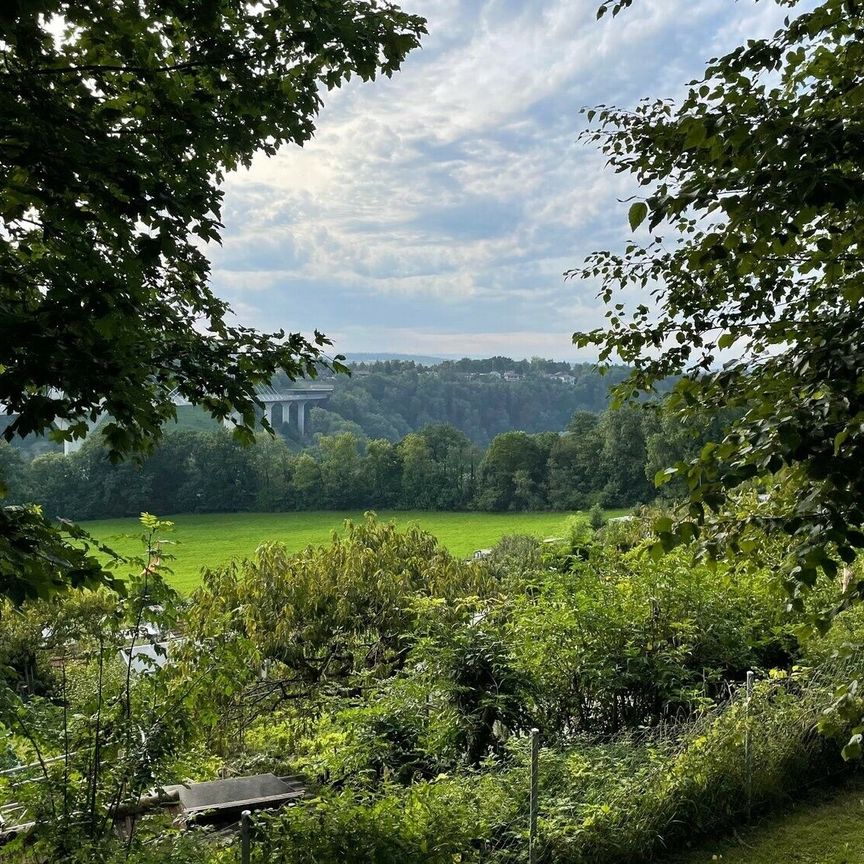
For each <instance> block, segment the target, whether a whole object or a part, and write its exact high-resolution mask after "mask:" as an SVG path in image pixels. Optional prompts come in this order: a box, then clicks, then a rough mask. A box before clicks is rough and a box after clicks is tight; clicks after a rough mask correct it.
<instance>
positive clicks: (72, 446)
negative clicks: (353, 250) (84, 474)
mask: <svg viewBox="0 0 864 864" xmlns="http://www.w3.org/2000/svg"><path fill="white" fill-rule="evenodd" d="M332 392H333V388H332V387H327V386H324V385H319V386H317V387H303V388H297V389H296V390H294V389H286V390H276V389H275V388H273V387H269V386H267V387H259V388H258V390H257V392H256V395H257V397H258V399H259V401H260V402H261V403H262V404H263V405H264V416H265V417H266V418H267V420H268V421H269V422H270V425H271V426H273V427H276V426H277V425H279V424H280V423H289V424H290V423H291V415H292V414H293V415H294V417H295V418H296V425H297V431H298V432H299V433H300V436H301V437H302V436H304V435H305V434H306V406H307V405H310V404H312V405H314V404H316V403H320V402H323V401H324V400H325V399H329V398H330V394H331V393H332ZM172 401H173V402H174V404H175V405H177V406H182V405H191V404H192V403H191V402H189V401H188V400H187V399H184V398H183V397H182V396H180V395H174V396H172ZM292 406H293V410H292ZM5 408H6V406H5V405H2V404H0V414H4V413H6V411H5ZM99 419H100V420H101V417H100V418H99ZM239 419H240V415H239V414H236V413H235V414H232V415H231V416H230V417H227V418H226V419H225V420H224V425H225V426H226V427H227V428H229V429H230V428H232V427H233V425H234V421H235V420H239ZM98 423H99V420H97V421H96V422H95V423H90V422H89V421H88V426H89V427H90V428H91V429H93V428H94V427H95V426H97V425H98ZM54 425H55V426H56V427H57V428H58V429H65V428H66V427H67V426H68V425H69V424H68V422H67V421H66V420H61V419H59V418H58V419H57V420H55V421H54ZM83 444H84V439H83V438H76V439H75V440H74V441H64V442H63V455H64V456H68V455H69V454H70V453H76V452H77V451H78V450H80V449H81V447H82V445H83Z"/></svg>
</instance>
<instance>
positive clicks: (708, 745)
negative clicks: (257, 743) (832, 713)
mask: <svg viewBox="0 0 864 864" xmlns="http://www.w3.org/2000/svg"><path fill="white" fill-rule="evenodd" d="M856 671H858V670H857V668H855V669H853V668H852V664H851V663H849V662H845V661H839V660H838V661H836V662H835V663H834V664H833V665H831V664H829V666H828V667H826V668H825V669H822V670H821V671H820V672H819V673H815V672H811V673H809V674H807V675H801V676H795V675H790V676H778V677H769V678H765V679H762V680H757V679H756V676H755V675H754V674H753V673H749V674H748V675H747V679H746V683H745V684H743V685H742V686H740V687H738V688H737V689H735V690H730V693H729V695H728V697H727V698H726V699H725V700H723V702H722V703H719V704H717V705H715V706H714V707H712V708H710V709H708V710H705V711H702V712H701V713H700V714H698V715H697V716H695V717H691V718H688V719H686V720H670V721H668V722H666V723H661V724H659V725H657V726H654V727H652V728H650V729H645V730H641V731H639V732H636V733H629V734H626V735H621V736H618V737H616V739H615V740H613V741H610V742H606V743H602V744H597V743H593V744H586V743H585V742H584V741H582V740H579V739H574V740H572V741H569V742H567V741H564V742H562V741H560V740H559V741H556V742H555V744H554V746H550V747H546V746H542V743H543V742H542V741H541V736H540V734H539V732H538V731H537V730H532V732H531V734H530V735H529V736H527V738H526V739H523V740H521V741H520V742H518V743H517V744H516V745H514V752H515V753H516V758H515V759H514V761H513V764H512V765H511V766H510V767H509V768H508V769H506V770H502V771H500V772H498V773H497V774H496V775H495V778H496V783H497V784H499V787H500V789H499V792H500V795H501V801H504V802H507V803H506V804H505V805H503V806H501V807H500V812H499V814H498V817H497V818H496V819H495V820H493V824H490V825H489V826H487V827H488V830H485V831H484V832H483V836H476V837H474V838H473V839H472V842H471V844H470V847H469V848H466V849H465V850H464V853H458V854H459V857H458V858H452V857H451V858H450V859H449V860H462V861H490V862H502V864H503V862H506V864H516V862H526V864H542V862H546V861H551V860H561V861H567V860H582V859H581V858H580V857H579V856H580V855H581V854H584V853H586V852H588V850H589V849H590V850H591V856H592V860H596V861H614V860H615V859H616V858H617V857H621V856H622V855H625V856H626V855H628V854H630V855H632V854H634V853H637V854H638V853H640V852H647V851H649V850H650V849H652V848H657V846H658V844H659V845H661V846H662V845H663V844H664V843H665V842H670V843H672V842H674V841H675V840H676V839H681V838H682V837H684V836H686V837H688V838H689V837H691V836H693V835H695V834H697V833H700V832H706V831H710V830H713V829H715V828H719V827H721V826H722V825H723V824H724V823H727V824H728V823H730V822H732V823H734V824H740V823H741V822H743V821H749V820H750V818H751V816H752V814H753V813H754V812H756V811H757V809H759V808H762V807H763V806H765V805H767V804H769V803H770V802H771V801H772V800H775V799H777V798H778V797H780V796H784V795H788V794H789V793H790V792H791V791H794V789H795V788H796V787H798V788H800V787H801V786H802V785H804V784H805V783H807V782H808V781H810V780H813V779H818V777H820V776H824V774H825V767H826V764H827V763H825V760H823V759H822V756H823V755H824V753H825V752H826V750H827V747H828V746H833V747H834V752H835V753H836V750H837V748H836V746H835V745H826V742H825V740H824V739H823V738H821V736H819V735H818V733H817V732H816V723H817V721H818V719H819V717H820V715H821V714H822V712H823V710H824V708H825V707H826V704H828V703H829V701H830V699H831V698H832V697H833V692H834V687H835V685H836V683H837V682H839V681H841V680H843V679H844V676H848V675H852V674H854V673H855V672H856ZM846 680H848V677H847V678H846ZM586 753H587V754H588V755H587V756H586V755H585V754H586ZM604 754H605V755H604ZM601 756H602V757H603V758H607V757H608V760H611V764H612V769H611V770H610V768H609V765H608V764H603V763H602V759H601ZM592 758H596V760H597V764H596V766H595V767H594V768H592V764H591V759H592ZM828 761H829V762H830V760H828ZM577 763H578V765H581V766H582V767H581V768H579V767H576V768H574V765H576V764H577ZM583 763H584V764H583ZM823 763H824V764H823ZM586 766H587V767H586ZM466 783H469V784H470V783H471V781H470V780H467V781H466ZM298 806H301V807H313V808H314V807H316V806H318V804H316V803H315V802H308V803H305V804H301V805H298ZM480 822H482V818H481V817H480V816H479V815H478V823H480ZM345 830H346V831H351V830H353V829H352V827H351V826H350V825H346V826H345ZM356 830H357V831H362V828H361V827H357V828H356ZM279 831H280V828H279V821H278V816H272V815H265V814H257V813H249V812H246V813H244V814H243V817H242V819H241V825H240V831H239V835H238V838H237V841H236V856H237V857H236V860H237V861H238V862H240V864H297V862H299V861H303V862H305V861H314V860H318V859H317V858H316V852H315V850H314V849H307V850H303V851H302V852H301V854H300V856H299V857H298V856H297V855H296V854H295V853H296V852H297V851H298V850H295V853H292V851H291V843H290V842H288V843H283V842H279V840H278V838H276V837H275V836H274V832H275V833H277V834H278V832H279ZM478 834H479V832H478ZM283 839H284V838H283ZM309 840H310V842H312V843H313V844H314V841H315V838H314V836H313V837H311V838H309ZM427 851H428V850H427ZM416 852H417V854H416V856H412V855H411V854H410V853H408V852H406V855H405V857H404V860H405V861H406V862H412V861H414V860H417V861H425V860H430V861H431V860H435V861H437V860H445V857H446V856H442V857H440V858H434V857H433V856H432V854H431V853H430V854H429V855H428V858H425V857H424V856H423V850H422V849H421V848H419V846H418V849H417V850H416ZM321 860H327V861H330V860H332V859H331V858H326V857H325V858H322V859H321ZM345 860H351V861H355V860H360V859H359V858H355V857H351V856H350V855H349V856H348V857H346V859H345ZM369 860H372V859H369ZM388 860H389V859H388Z"/></svg>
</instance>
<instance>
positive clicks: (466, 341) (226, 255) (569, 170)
mask: <svg viewBox="0 0 864 864" xmlns="http://www.w3.org/2000/svg"><path fill="white" fill-rule="evenodd" d="M596 5H597V0H534V2H531V3H524V2H517V0H473V2H471V0H463V2H457V0H417V2H414V3H411V2H410V0H405V3H404V6H405V7H406V8H408V9H409V10H410V11H413V12H418V13H420V14H423V15H425V16H426V17H427V18H428V21H429V36H428V38H427V39H426V40H425V41H424V46H423V48H422V50H420V51H417V52H415V53H414V54H413V55H411V56H410V57H409V58H408V60H407V62H406V63H405V65H404V68H403V69H402V70H401V71H400V72H399V73H397V74H396V75H395V76H394V77H393V79H392V80H387V79H384V80H382V81H378V82H375V83H374V84H362V83H354V82H352V83H351V84H350V85H349V86H347V87H346V88H344V89H343V90H341V91H337V92H334V93H330V94H325V98H324V101H325V108H324V110H323V111H322V114H321V116H320V118H319V124H318V133H317V135H316V137H315V139H314V140H313V141H312V142H310V143H309V144H308V145H307V146H306V147H304V148H302V149H300V148H289V149H284V150H283V151H281V152H280V153H279V154H277V155H276V156H275V157H273V158H269V159H268V158H266V157H263V156H262V157H260V158H256V159H255V160H254V162H253V165H252V167H251V169H249V170H244V171H242V172H239V173H237V174H235V175H232V176H231V177H230V178H229V179H228V181H227V183H226V198H225V213H224V221H225V225H226V229H225V237H224V245H223V247H221V248H216V249H215V250H214V251H213V253H212V257H213V273H214V285H215V287H216V289H217V291H218V292H219V293H220V294H221V295H222V296H225V297H226V299H228V300H229V301H230V302H231V303H232V305H233V307H234V309H235V312H236V313H237V315H238V317H239V318H240V319H241V320H243V321H244V322H245V323H250V324H253V325H256V326H259V327H262V328H265V329H276V328H277V327H284V328H286V329H300V330H304V331H307V332H308V331H310V330H311V329H312V328H314V327H318V328H319V329H322V330H324V331H325V332H327V333H328V334H329V335H331V336H333V337H335V338H336V339H337V340H338V345H337V348H338V349H340V350H343V351H358V350H376V351H410V350H414V349H415V348H416V349H417V350H418V351H422V353H429V352H430V351H433V345H434V344H437V343H440V344H441V345H446V346H447V347H446V350H445V348H443V347H442V348H440V349H437V350H439V351H441V352H443V353H448V354H454V353H456V354H458V353H469V354H477V353H483V351H485V350H488V351H490V352H492V353H511V354H517V355H520V356H522V355H524V356H530V355H531V354H548V355H554V356H571V354H572V351H573V349H572V347H571V346H570V345H569V336H570V332H572V331H573V330H575V329H586V328H589V327H592V326H595V325H597V324H598V323H600V321H601V320H602V309H600V307H599V305H598V304H597V303H596V302H595V301H594V299H593V297H594V294H595V293H596V286H592V285H590V284H588V283H582V282H565V281H564V280H563V278H562V272H563V271H564V270H565V269H567V268H569V267H572V266H575V265H578V263H579V262H580V261H581V260H582V259H583V258H584V256H585V255H586V254H587V253H588V252H590V251H591V250H593V249H596V248H610V247H615V246H620V245H621V244H622V242H623V241H624V240H625V239H626V237H627V236H628V228H627V222H626V205H625V204H622V203H620V201H621V199H624V198H626V197H628V196H629V195H631V194H633V192H634V191H635V190H634V188H633V186H632V181H631V180H630V179H629V178H627V177H623V176H621V175H614V174H612V173H611V172H610V171H608V170H606V169H605V168H604V165H603V160H602V158H601V157H600V156H599V154H597V153H596V152H594V151H593V150H591V149H590V148H589V147H587V146H585V145H583V144H580V143H578V142H577V140H576V139H577V137H578V134H579V132H580V130H581V129H582V128H583V124H584V119H583V117H582V115H581V114H580V113H579V109H580V108H581V107H582V106H584V105H592V104H597V103H601V102H605V103H611V104H621V105H628V104H632V103H633V102H635V101H636V100H637V99H638V98H640V97H642V96H646V95H651V96H670V95H671V96H676V95H680V93H681V92H682V91H683V86H684V84H685V83H686V82H687V81H688V80H690V79H691V78H693V77H697V76H698V75H699V73H700V71H701V70H702V68H703V67H704V62H705V60H706V59H707V58H708V56H710V55H714V54H717V53H719V52H720V51H723V50H725V49H728V48H730V47H732V46H733V45H735V44H737V43H738V42H739V41H740V40H741V38H742V37H743V36H744V35H759V34H764V33H770V32H772V31H773V29H774V28H775V27H776V26H777V24H778V23H779V20H780V17H781V12H780V10H778V9H777V8H776V7H775V6H773V5H772V4H759V5H758V6H757V5H753V6H752V7H751V6H747V5H744V4H735V3H730V2H728V0H699V2H693V0H639V2H637V3H635V4H634V6H633V7H632V9H631V10H629V11H628V12H627V13H626V14H623V15H622V16H619V17H618V18H617V19H615V20H614V21H613V20H611V18H607V19H603V21H601V22H597V21H596V20H595V8H596ZM460 345H461V346H464V347H459V346H460ZM508 345H509V346H510V347H509V349H506V350H505V348H506V346H508ZM477 346H481V350H479V351H478V350H477Z"/></svg>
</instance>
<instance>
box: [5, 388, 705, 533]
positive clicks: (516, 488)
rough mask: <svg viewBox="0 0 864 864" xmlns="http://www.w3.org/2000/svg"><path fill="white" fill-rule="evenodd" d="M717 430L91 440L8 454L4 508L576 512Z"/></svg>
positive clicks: (584, 416)
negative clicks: (303, 440)
mask: <svg viewBox="0 0 864 864" xmlns="http://www.w3.org/2000/svg"><path fill="white" fill-rule="evenodd" d="M716 427H717V423H716V421H715V422H714V423H713V424H701V425H698V426H696V425H694V426H693V427H692V428H687V427H684V426H681V424H680V423H675V424H672V423H670V421H669V420H668V419H667V418H666V417H665V416H664V415H663V413H662V411H660V410H658V406H656V405H634V406H629V407H625V408H623V409H621V410H618V411H606V412H603V413H602V414H599V415H598V414H593V413H590V412H585V411H579V412H576V413H575V414H574V415H573V416H572V418H571V419H570V422H569V424H568V425H567V428H566V429H565V431H564V432H562V433H558V432H542V433H533V434H532V433H529V432H524V431H509V432H504V433H502V434H500V435H496V436H495V437H494V438H493V440H492V442H491V443H490V445H489V446H488V448H486V449H485V450H484V449H482V448H480V447H478V446H477V445H475V444H474V443H473V442H472V441H471V440H470V439H469V438H468V436H467V435H465V433H464V432H462V431H461V430H459V429H456V428H455V427H454V426H451V425H447V424H431V425H427V426H425V427H424V428H422V429H421V430H419V431H418V432H410V433H409V434H407V435H405V436H404V437H403V438H402V439H401V440H399V441H398V442H392V441H389V440H387V439H385V438H373V439H371V440H369V439H365V438H362V437H360V436H358V435H356V434H355V433H353V432H339V433H337V434H334V435H320V434H319V435H317V436H316V438H315V443H314V445H313V446H311V447H308V448H306V449H305V450H302V451H300V452H295V451H294V450H292V447H291V444H290V442H286V441H285V440H283V439H282V438H280V437H269V436H266V435H262V436H260V437H259V439H258V441H257V442H256V444H255V446H251V447H250V446H244V444H242V443H240V442H238V441H237V440H236V438H235V437H234V436H232V435H231V434H230V433H229V432H228V431H227V430H224V429H216V430H213V431H180V432H175V433H173V434H170V435H166V436H165V438H164V439H163V440H162V442H161V443H160V445H159V446H158V447H157V448H156V449H155V450H154V451H153V452H152V453H151V454H150V455H148V456H147V457H146V458H144V459H143V460H141V461H139V462H124V463H120V464H114V463H112V462H111V460H110V459H109V453H108V451H107V449H106V448H105V447H104V446H102V445H101V443H100V441H99V439H98V438H94V439H93V440H91V441H88V443H87V444H86V445H85V446H84V447H83V448H82V449H81V450H80V451H79V452H77V453H74V454H72V455H70V456H65V457H64V456H62V455H60V454H58V453H45V454H41V455H39V456H37V457H36V458H34V459H32V460H30V461H27V460H26V459H25V458H24V457H23V455H22V454H21V453H20V451H18V450H16V449H14V448H12V447H10V446H9V445H6V444H0V475H2V476H4V477H5V479H6V484H7V486H8V489H9V497H10V503H16V502H17V503H30V502H34V503H38V504H40V505H41V506H42V508H43V510H44V512H45V513H46V514H47V515H50V516H59V517H64V518H69V519H75V520H86V519H100V518H111V517H121V516H132V515H137V514H139V513H141V512H142V511H145V510H146V511H156V512H160V513H181V512H237V511H257V512H261V511H271V512H274V511H275V512H278V511H292V510H329V509H332V510H342V509H362V508H376V509H391V508H393V509H409V510H468V509H476V510H487V511H514V510H519V511H524V510H578V509H585V508H589V507H591V506H592V505H594V504H600V505H601V506H603V507H631V506H634V505H636V504H639V503H647V502H648V501H650V500H652V499H653V498H654V497H655V496H656V494H657V490H656V488H655V486H654V482H653V478H654V475H655V473H656V472H657V471H658V470H661V469H662V468H664V467H665V466H666V465H668V464H670V460H672V461H674V460H676V459H681V458H684V457H686V456H689V455H691V454H692V453H694V452H698V449H699V447H700V446H701V444H702V443H703V442H704V441H705V440H707V439H708V438H709V437H711V435H712V433H713V432H715V431H716Z"/></svg>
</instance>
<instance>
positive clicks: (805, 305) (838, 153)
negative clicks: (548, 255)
mask: <svg viewBox="0 0 864 864" xmlns="http://www.w3.org/2000/svg"><path fill="white" fill-rule="evenodd" d="M629 5H630V0H626V2H621V3H615V4H613V3H608V4H604V8H605V7H608V8H609V9H611V10H612V11H613V12H618V11H620V10H621V9H622V8H623V7H626V6H629ZM782 5H785V6H790V7H796V6H797V5H798V3H797V2H796V0H788V2H786V0H784V2H783V3H782ZM601 14H602V11H601ZM862 35H864V9H862V7H861V5H860V4H858V3H857V2H850V0H826V2H822V3H819V4H818V5H817V6H816V7H815V8H810V9H807V10H806V11H800V12H799V13H798V14H797V15H793V16H790V17H788V18H787V19H786V21H785V23H784V25H783V26H782V27H781V29H780V30H778V31H777V32H776V33H775V34H774V35H773V36H771V37H769V38H765V39H756V40H748V41H747V43H746V44H744V45H742V46H741V47H739V48H736V49H735V50H734V51H732V52H730V53H729V54H727V55H726V56H723V57H720V58H719V59H714V60H711V61H710V62H709V64H708V66H707V68H706V71H705V74H704V76H703V77H702V78H701V79H700V80H697V81H694V82H691V84H690V86H689V90H688V92H687V95H686V97H685V98H684V100H683V101H682V102H681V103H680V104H675V103H673V102H671V101H668V100H656V101H647V100H646V101H643V102H641V103H640V104H639V105H638V106H637V107H636V108H635V109H633V110H621V109H618V108H610V107H601V108H597V109H594V110H591V111H588V112H587V113H588V118H589V121H590V123H591V125H590V128H589V130H588V132H587V133H586V137H587V139H588V140H590V141H593V142H596V143H597V144H599V146H600V148H601V149H602V151H603V152H604V153H605V154H606V156H607V157H608V160H609V164H610V165H611V166H612V167H613V169H614V170H615V171H617V172H627V173H630V174H631V175H632V176H633V177H634V178H635V180H636V181H637V182H638V183H639V184H640V186H642V187H644V193H643V194H642V195H640V196H639V197H638V198H637V199H636V200H634V201H633V203H632V204H631V206H630V210H629V221H630V225H631V227H632V229H633V231H634V236H633V239H632V240H631V241H630V242H628V243H627V245H626V248H625V249H624V251H623V252H618V253H616V252H609V251H603V252H597V253H596V254H594V255H592V256H590V257H589V259H588V260H587V261H586V263H585V265H584V266H583V267H581V268H580V269H578V270H575V271H573V273H572V274H571V275H578V276H581V277H584V278H588V279H592V280H596V281H598V282H599V285H600V297H601V298H602V299H603V301H604V302H605V303H606V304H607V306H608V311H607V323H606V325H605V326H604V327H601V328H598V329H596V330H594V331H591V332H583V333H576V334H575V335H574V341H575V342H576V344H578V345H580V346H582V347H585V346H596V347H597V348H599V350H600V356H601V359H602V360H604V361H608V360H610V359H611V358H615V359H618V360H620V361H622V362H624V363H626V364H628V365H632V367H633V372H632V374H631V375H630V377H629V378H628V379H627V381H626V382H625V383H624V384H622V385H621V386H620V387H619V388H618V395H619V398H629V397H632V396H634V395H635V394H636V393H637V392H640V391H651V390H652V389H653V388H654V386H655V384H656V383H657V382H658V381H659V380H662V379H664V378H666V377H667V376H670V375H678V374H683V375H684V377H683V378H682V380H681V381H680V382H679V383H678V384H677V386H676V388H675V390H674V393H673V395H672V398H671V404H672V406H673V408H674V409H675V410H676V411H677V412H678V413H679V415H680V416H682V418H683V419H685V420H686V419H687V418H688V417H691V416H693V415H695V414H699V413H701V414H703V415H704V414H706V413H707V415H708V416H711V415H715V414H716V413H717V412H718V411H719V410H720V409H726V408H729V409H731V411H732V413H735V414H739V415H740V419H738V420H737V421H736V422H735V423H734V424H733V426H732V429H731V431H730V432H729V434H728V435H727V436H726V437H725V438H723V439H722V440H718V441H716V442H714V443H712V444H709V445H707V446H706V447H704V448H703V449H702V451H701V453H700V454H699V455H698V457H696V458H695V459H692V460H691V461H689V462H686V461H685V462H681V463H679V464H678V465H677V466H676V467H675V468H674V469H670V470H669V471H667V472H665V473H664V474H663V475H662V476H661V477H660V478H658V479H660V480H663V479H666V478H669V477H674V476H679V477H682V478H683V479H684V480H685V481H686V485H687V489H688V499H689V501H688V506H687V508H686V509H685V510H684V511H683V512H682V513H681V514H680V518H678V519H676V520H664V522H663V523H662V524H661V525H659V526H658V527H659V528H660V531H661V541H662V545H663V546H665V547H666V548H669V547H671V546H673V545H675V544H676V543H678V542H681V541H684V540H688V539H692V538H693V537H697V536H698V537H700V538H701V540H702V541H703V542H704V544H705V549H706V551H707V552H708V553H709V554H712V555H716V554H722V553H724V552H732V553H735V552H745V553H746V552H748V551H749V550H751V549H752V548H753V545H754V543H755V542H756V541H755V539H754V538H755V537H756V536H757V534H758V533H759V532H760V531H761V530H762V529H765V528H768V529H779V530H780V531H782V532H784V533H785V534H787V535H788V536H789V537H790V538H791V540H792V544H791V548H792V549H793V553H792V559H791V560H790V561H789V562H788V564H789V566H788V573H789V576H790V583H789V584H790V588H791V589H792V590H793V592H797V591H799V590H800V589H801V587H802V586H805V585H809V584H812V583H813V582H814V581H815V580H816V578H817V574H818V572H819V570H820V569H821V570H824V571H825V572H827V573H828V574H833V573H835V572H836V571H837V569H838V560H837V559H838V558H839V559H840V560H841V561H851V560H852V559H853V558H854V557H855V555H856V550H857V549H858V548H860V547H862V546H864V534H862V532H861V529H860V526H861V525H862V523H864V505H862V501H864V471H862V466H864V348H862V345H861V339H860V333H861V321H862V312H864V308H862V299H864V281H862V274H864V253H862V241H864V185H862V183H864V181H862V176H864V171H862V169H864V125H862V124H864V121H862V112H861V107H862V104H864V39H862ZM643 223H646V224H647V228H648V231H647V232H645V230H644V229H643V228H642V227H641V226H642V225H643ZM634 289H635V290H636V291H637V292H642V297H641V299H640V300H639V301H638V302H637V304H636V305H635V306H634V307H633V308H629V309H628V308H627V304H626V303H625V302H624V298H623V297H621V296H620V295H621V294H622V293H623V292H627V291H633V290H634ZM754 483H755V485H756V486H757V487H758V491H759V492H760V493H762V495H761V497H760V499H759V502H760V503H759V504H758V506H756V507H755V508H750V509H749V510H747V511H746V512H745V511H743V510H741V509H739V510H738V511H737V512H735V508H734V507H729V506H728V505H729V503H730V499H734V497H735V495H737V493H738V491H739V490H741V489H742V488H745V487H752V486H753V485H754Z"/></svg>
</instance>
